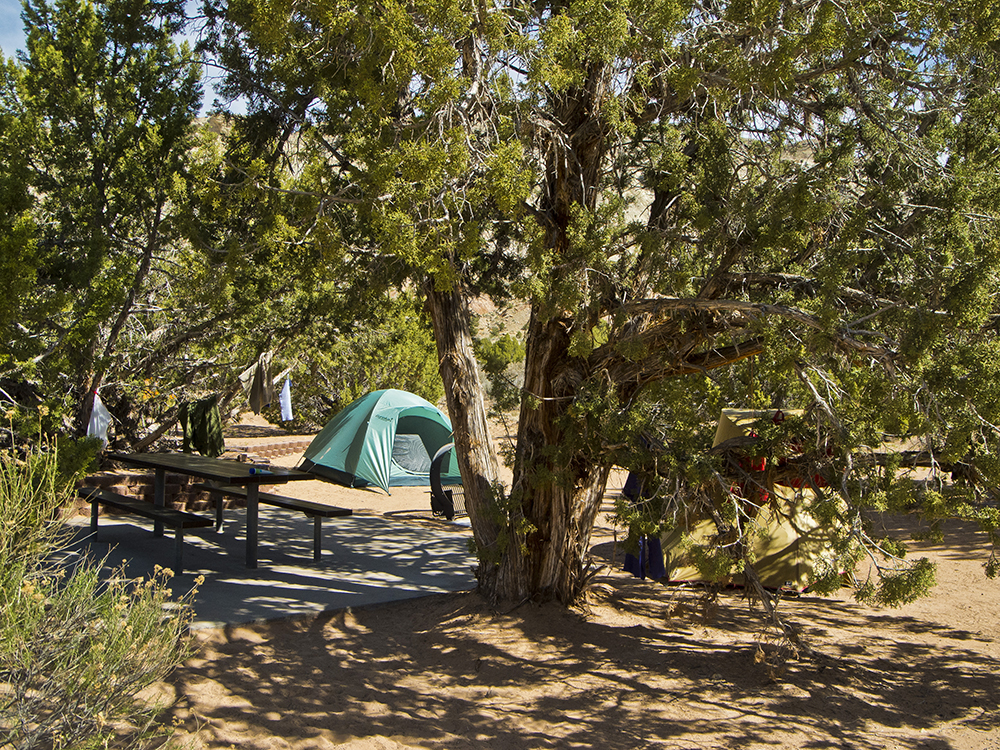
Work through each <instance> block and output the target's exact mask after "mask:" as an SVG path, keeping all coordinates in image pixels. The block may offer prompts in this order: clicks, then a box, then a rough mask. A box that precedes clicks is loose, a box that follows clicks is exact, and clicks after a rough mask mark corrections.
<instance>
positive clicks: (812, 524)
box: [662, 409, 833, 591]
mask: <svg viewBox="0 0 1000 750" xmlns="http://www.w3.org/2000/svg"><path fill="white" fill-rule="evenodd" d="M799 413H801V412H786V414H787V415H788V416H793V415H796V414H799ZM774 414H775V412H774V411H749V410H738V409H726V410H724V411H723V412H722V416H721V417H720V418H719V426H718V429H717V430H716V433H715V442H714V444H713V447H714V446H716V445H719V444H720V443H723V442H725V441H726V440H729V439H730V438H733V437H738V436H742V435H746V434H747V431H748V430H749V429H750V428H751V426H752V425H753V424H754V423H756V422H757V421H758V420H760V419H761V418H762V417H764V418H773V417H774ZM769 493H770V496H769V498H768V502H767V504H766V505H765V506H764V508H762V510H761V511H760V514H759V515H758V517H757V524H758V526H757V528H756V529H755V530H754V533H753V534H752V540H753V543H752V549H753V555H754V558H755V560H756V563H755V565H754V567H755V569H756V570H757V573H758V574H759V575H760V578H761V581H762V582H763V583H764V585H765V586H768V587H771V588H781V587H790V588H794V589H796V590H798V591H802V590H805V589H806V588H808V586H809V583H810V580H811V576H812V572H813V570H814V568H815V567H816V564H817V562H819V561H820V560H822V559H824V558H826V559H829V560H831V561H832V559H833V555H832V554H831V553H830V552H829V549H830V542H831V535H830V532H829V530H827V529H822V528H820V527H819V524H818V523H817V522H816V520H815V519H813V518H812V517H811V516H810V515H809V514H808V513H807V512H806V511H805V510H804V509H803V506H804V505H807V504H808V503H809V500H810V499H811V498H812V497H814V496H815V495H814V493H813V491H812V490H810V489H807V488H801V489H796V488H793V487H786V486H782V485H777V484H776V485H774V486H773V488H769ZM717 534H718V531H717V529H716V526H715V523H714V522H713V521H712V520H711V519H710V518H709V519H698V520H694V521H693V522H692V523H691V524H690V525H689V526H688V527H687V528H677V529H674V530H673V531H671V532H670V533H668V534H667V535H665V536H664V537H663V538H662V543H663V553H664V558H665V559H664V562H665V564H666V571H667V578H668V579H669V580H671V581H678V582H679V581H704V580H705V577H704V576H703V575H702V574H701V573H700V572H699V570H698V568H697V567H696V566H695V565H694V561H693V559H692V556H691V554H690V552H689V549H690V545H691V544H694V545H707V544H709V542H710V541H711V539H712V537H714V536H716V535H717ZM732 582H733V583H736V584H742V583H743V576H742V575H738V576H736V577H735V578H734V579H733V581H732Z"/></svg>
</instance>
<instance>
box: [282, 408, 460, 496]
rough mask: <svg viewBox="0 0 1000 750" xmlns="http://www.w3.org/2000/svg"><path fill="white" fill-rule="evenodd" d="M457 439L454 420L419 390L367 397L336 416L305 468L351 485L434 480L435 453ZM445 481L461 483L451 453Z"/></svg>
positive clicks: (312, 446) (394, 484)
mask: <svg viewBox="0 0 1000 750" xmlns="http://www.w3.org/2000/svg"><path fill="white" fill-rule="evenodd" d="M450 442H452V433H451V421H450V420H449V419H448V417H447V416H446V415H445V414H444V413H443V412H442V411H441V410H440V409H438V408H437V407H436V406H434V405H433V404H432V403H430V402H429V401H427V400H425V399H422V398H420V396H417V395H415V394H413V393H408V392H406V391H399V390H395V389H387V390H382V391H373V392H371V393H369V394H368V395H366V396H362V397H361V398H359V399H358V400H357V401H355V402H353V403H352V404H350V405H349V406H347V407H346V408H345V409H344V410H343V411H341V412H340V413H339V414H337V416H335V417H334V418H333V419H332V420H330V422H329V423H327V425H326V427H324V428H323V430H322V431H321V432H320V433H319V434H318V435H317V436H316V437H315V438H313V441H312V442H311V443H310V444H309V447H308V448H307V449H306V452H305V457H304V458H303V461H302V464H301V465H300V466H299V468H300V469H303V470H305V471H308V472H311V473H313V474H316V475H317V476H320V477H323V478H324V479H330V480H332V481H334V482H337V483H338V484H343V485H345V486H347V487H365V486H368V485H375V486H377V487H381V488H382V489H383V490H385V491H386V492H389V488H390V487H402V486H421V485H429V484H430V470H431V456H434V455H435V454H436V453H437V452H438V450H439V449H440V448H441V447H442V446H444V445H447V444H448V443H450ZM442 469H443V471H442V473H443V477H442V481H445V482H446V483H448V484H461V482H462V480H461V477H460V476H459V472H458V464H457V461H455V458H454V451H452V452H451V454H450V456H449V459H448V462H447V465H446V466H444V467H442Z"/></svg>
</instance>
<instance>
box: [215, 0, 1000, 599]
mask: <svg viewBox="0 0 1000 750" xmlns="http://www.w3.org/2000/svg"><path fill="white" fill-rule="evenodd" d="M206 16H207V18H208V22H209V26H208V31H209V37H208V38H209V39H210V40H211V43H210V45H209V47H210V48H211V49H212V50H213V52H214V54H215V55H216V57H215V62H216V63H217V64H218V65H220V66H221V67H223V68H224V69H226V70H227V71H228V72H227V77H226V79H225V87H224V89H223V94H224V95H229V96H237V95H240V96H244V97H246V100H247V102H248V113H247V116H246V117H245V118H243V121H242V123H241V130H240V132H241V133H242V134H243V136H244V137H245V139H246V142H256V143H258V144H259V145H260V146H261V147H262V150H261V151H260V152H259V153H262V154H265V155H266V154H270V155H278V154H281V153H285V154H287V155H291V154H293V153H295V154H299V155H300V158H303V159H304V157H301V154H302V153H303V151H302V149H303V148H307V149H308V152H309V158H308V163H309V164H310V167H309V169H308V170H305V169H303V170H302V171H301V178H300V180H299V181H298V183H297V185H296V188H297V189H298V190H300V191H301V194H302V195H303V196H306V195H308V196H309V198H308V200H309V202H310V205H311V206H312V207H313V209H314V210H313V211H312V212H311V213H310V215H309V217H308V221H309V226H310V227H312V228H313V229H314V230H315V231H316V232H322V234H323V237H324V238H325V242H326V246H327V248H328V252H331V253H336V254H338V257H348V258H351V259H353V261H354V262H355V263H356V264H357V266H358V267H359V268H364V269H367V271H366V275H365V283H366V284H367V285H369V287H370V286H372V285H375V284H378V283H379V282H380V280H382V281H383V282H384V283H388V279H390V277H393V274H395V277H394V278H398V276H399V274H405V275H406V276H408V277H409V278H411V279H413V280H414V281H415V282H417V283H418V284H420V285H421V287H422V288H423V290H424V292H425V295H426V304H427V308H428V310H429V312H430V314H431V317H432V319H433V322H434V327H435V337H436V342H437V347H438V353H439V357H440V362H441V372H442V376H443V378H444V381H445V385H446V387H445V390H446V395H447V399H448V407H449V411H450V413H451V417H452V422H453V424H454V427H455V442H456V445H457V446H458V457H459V463H460V465H461V469H462V474H463V478H464V480H465V485H466V497H467V506H468V509H469V514H470V516H471V519H472V525H473V532H474V536H475V541H476V544H477V548H478V554H479V558H480V567H479V579H480V585H481V587H482V589H483V591H484V592H485V593H486V594H487V595H488V596H489V597H490V598H491V599H492V600H494V601H497V602H507V603H516V602H519V601H522V600H524V599H525V598H528V597H556V598H559V599H560V600H562V601H566V602H570V601H573V600H575V599H576V598H577V597H578V596H579V594H580V592H581V590H582V589H583V587H584V586H585V585H586V583H587V582H588V580H589V577H590V575H591V573H592V567H591V564H590V561H589V552H588V548H589V539H590V534H591V530H592V527H593V524H594V521H595V518H596V517H597V514H598V512H599V509H600V507H601V502H602V498H603V496H604V494H605V488H606V484H607V480H608V476H609V471H610V469H611V467H612V465H613V464H615V463H616V462H617V463H626V462H628V461H635V462H645V465H647V466H649V465H651V466H653V467H654V469H659V470H662V471H664V472H666V473H670V471H673V472H675V473H676V472H680V474H681V475H683V477H682V478H684V479H685V480H686V481H685V482H683V483H681V484H683V486H684V487H685V488H686V489H685V490H684V492H680V491H678V492H677V493H675V497H674V498H673V500H674V501H685V502H686V500H685V499H684V498H689V499H690V498H691V497H695V496H697V495H699V493H702V494H704V492H706V491H707V489H706V481H708V480H706V477H711V476H712V472H713V471H714V470H713V469H712V467H711V466H707V467H706V465H705V464H704V462H699V461H688V462H687V463H685V462H684V461H682V460H681V459H682V458H684V456H683V455H682V454H683V452H684V451H687V450H688V449H696V450H698V449H700V448H699V445H698V444H697V443H696V441H693V439H692V438H691V437H690V436H691V435H699V434H703V433H704V432H705V428H706V425H708V424H710V423H711V422H714V419H715V417H716V416H717V415H718V409H719V408H720V407H721V406H725V405H737V406H762V405H773V404H779V403H780V405H782V406H784V407H785V408H791V407H801V408H805V409H807V424H808V426H809V429H810V430H811V434H812V435H813V436H814V438H813V439H812V442H811V445H810V449H809V450H808V451H806V453H805V454H804V455H803V456H802V458H801V460H800V461H799V465H801V466H806V465H808V467H809V468H808V472H809V476H816V475H822V476H824V477H825V479H826V484H827V487H828V488H829V489H827V490H826V491H825V492H821V495H830V494H831V493H832V492H834V491H836V493H837V494H839V495H842V496H843V498H844V501H845V504H844V505H843V506H841V505H837V508H838V509H837V511H836V513H837V514H838V515H840V516H842V517H843V519H844V520H845V521H847V523H846V526H845V527H844V528H846V529H848V530H849V532H848V533H847V534H846V536H845V538H844V540H843V543H842V544H841V545H840V547H839V548H838V549H839V551H840V553H841V555H842V557H843V562H844V564H845V565H849V564H850V563H851V561H853V560H856V559H858V558H859V557H860V556H862V555H865V554H867V553H868V552H871V553H873V554H874V555H875V557H876V559H878V558H879V557H880V556H886V555H887V556H888V557H889V558H893V557H894V555H895V554H896V552H898V548H896V547H894V546H892V545H891V544H889V543H885V542H882V541H880V540H879V539H878V538H877V536H876V535H874V534H873V533H869V532H868V531H866V528H867V527H866V525H865V524H866V521H865V519H864V518H863V516H862V515H861V514H862V511H863V509H864V508H866V507H869V506H873V505H874V506H876V507H879V508H885V507H894V508H906V509H913V508H917V507H919V508H922V509H923V510H924V511H925V512H926V513H928V514H929V515H930V516H931V517H933V518H942V517H946V516H953V515H958V516H963V515H964V516H967V517H975V518H977V519H979V520H980V521H981V522H982V524H983V526H984V528H986V529H987V530H988V531H990V533H991V534H992V538H993V541H994V543H995V542H996V541H997V537H996V528H997V511H996V500H995V497H994V495H993V490H992V488H993V487H994V486H995V485H996V479H997V477H998V468H1000V467H998V466H997V463H996V460H995V459H994V457H993V453H994V451H995V447H996V445H997V437H998V435H997V427H996V425H998V424H1000V398H998V397H1000V392H998V386H997V383H998V379H997V377H996V376H997V361H998V357H997V355H998V353H1000V351H998V340H997V336H996V321H997V318H996V312H997V310H996V303H995V302H994V299H995V290H996V280H997V270H998V269H997V264H998V260H1000V253H998V245H997V224H996V219H997V208H998V204H997V187H998V184H1000V183H998V180H997V177H998V175H997V164H998V160H997V158H996V157H997V145H998V139H997V135H998V128H997V124H998V123H997V114H996V113H997V111H998V110H997V104H998V94H997V87H996V74H997V65H996V56H995V52H996V49H997V46H996V45H997V42H998V34H997V31H998V28H1000V26H998V22H1000V16H998V15H997V13H996V10H995V9H994V8H992V7H986V6H983V5H982V4H979V3H974V2H965V1H960V2H956V3H949V4H947V5H942V4H938V3H928V2H921V1H919V0H889V2H882V1H881V0H880V1H879V2H867V1H866V2H853V3H847V4H840V3H834V2H830V1H829V0H803V1H799V2H793V1H779V0H768V1H759V2H755V1H753V0H746V1H743V0H730V1H729V2H725V1H723V2H707V1H705V2H701V1H700V0H695V1H694V2H678V1H677V0H653V1H652V2H649V1H647V0H643V1H642V2H634V1H633V0H610V1H609V0H601V2H597V1H596V0H560V1H558V2H548V1H543V2H534V3H522V2H508V3H502V2H501V3H498V2H481V3H466V2H460V1H456V0H445V1H444V2H427V1H426V0H410V1H408V2H399V1H398V0H361V1H360V2H353V1H352V2H350V3H346V2H336V1H332V2H322V3H311V2H302V3H295V4H291V5H289V4H285V3H272V2H254V3H250V2H245V1H244V0H231V1H230V2H228V3H224V2H221V1H220V2H209V3H208V4H207V5H206ZM304 144H308V146H305V145H304ZM345 227H349V231H348V230H347V229H345ZM480 294H488V295H490V296H492V297H494V298H495V299H505V298H509V297H510V296H519V297H522V298H524V299H526V300H527V301H528V302H529V303H530V306H531V316H530V322H529V323H528V326H527V329H526V331H525V332H524V336H525V346H526V359H525V366H524V383H523V388H522V392H521V404H520V419H519V427H518V434H517V442H516V448H515V450H514V459H513V471H514V480H513V485H512V486H511V487H509V488H503V487H500V486H499V485H498V482H497V459H496V456H495V453H494V451H493V448H492V446H491V445H490V441H489V438H488V432H487V424H486V418H485V409H484V405H483V399H482V386H481V383H480V380H479V375H478V371H477V367H476V363H475V359H474V355H473V346H472V331H471V315H470V309H469V303H470V300H472V299H473V298H474V297H475V296H477V295H480ZM654 413H659V414H660V415H661V416H663V415H665V416H666V417H668V418H669V420H668V421H669V430H668V431H667V432H665V433H663V434H661V436H660V437H661V438H662V441H661V442H662V445H661V446H660V448H659V456H650V455H647V456H645V457H640V456H639V455H638V451H637V450H636V449H635V446H636V445H637V444H638V443H639V441H638V436H639V435H640V434H641V433H643V432H646V433H647V434H648V432H649V430H650V428H651V425H652V422H650V420H649V415H650V414H654ZM799 429H800V430H801V429H804V426H803V425H802V424H799ZM904 441H910V446H909V447H913V444H914V443H915V444H916V447H917V448H919V449H920V452H921V454H922V457H923V462H924V463H926V464H930V467H931V468H930V471H931V475H930V476H931V483H930V484H924V485H912V484H906V483H904V482H902V481H901V480H900V479H899V478H897V477H896V475H895V473H894V472H893V471H892V467H894V466H898V456H899V455H901V454H900V453H899V450H900V449H901V446H902V445H903V442H904ZM780 442H781V439H779V438H778V437H775V438H774V439H773V440H771V442H770V443H769V445H772V446H779V444H780ZM702 447H705V448H707V445H703V446H702ZM776 449H777V448H776ZM756 450H760V451H764V450H766V446H760V447H758V448H757V449H756ZM876 453H877V457H875V458H872V456H875V454H876ZM863 455H867V456H869V458H865V459H863V460H862V456H863ZM892 455H896V456H897V458H895V459H894V458H892ZM688 458H690V455H688ZM719 460H721V459H719ZM886 464H888V465H889V466H888V467H887V466H886ZM942 467H944V468H948V469H954V470H956V471H958V472H959V474H960V475H961V481H959V482H951V481H944V479H947V477H945V476H944V475H943V474H942ZM709 483H710V482H709ZM678 486H680V485H678ZM685 492H688V493H689V494H687V495H685V494H684V493H685ZM994 568H995V566H994ZM925 572H926V568H925V567H921V568H920V569H919V570H918V575H917V576H915V577H914V576H912V575H910V578H907V575H908V574H906V573H905V572H902V573H900V572H899V571H897V574H896V575H895V577H893V576H890V577H889V578H888V579H887V580H888V581H890V584H889V585H888V586H884V587H882V588H881V589H872V590H866V591H865V593H866V594H868V595H869V596H871V597H874V598H879V597H881V598H882V599H885V600H896V601H898V600H901V599H905V598H906V596H908V595H909V594H910V593H912V592H913V590H914V589H915V588H916V589H919V588H920V587H922V586H924V585H926V583H927V581H928V578H927V576H926V575H925ZM907 581H909V584H907V585H904V586H902V587H900V586H899V585H898V584H899V583H900V582H903V583H904V584H906V583H907ZM904 589H905V592H904V591H903V590H904ZM879 592H881V593H879Z"/></svg>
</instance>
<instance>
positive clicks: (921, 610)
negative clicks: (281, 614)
mask: <svg viewBox="0 0 1000 750" xmlns="http://www.w3.org/2000/svg"><path fill="white" fill-rule="evenodd" d="M244 437H245V439H248V440H259V441H265V442H266V441H273V436H272V435H259V436H257V437H253V438H250V437H246V436H244ZM241 439H242V438H241ZM234 440H235V438H234ZM297 460H298V456H294V455H293V456H288V457H285V458H283V459H275V461H274V462H275V463H289V464H294V463H295V461H297ZM313 485H314V483H311V482H309V483H307V482H303V483H298V484H295V485H288V486H286V487H284V488H282V491H283V492H285V491H289V493H290V491H291V490H292V489H293V487H294V489H295V491H297V492H301V493H303V496H313V497H316V498H317V499H323V500H326V501H329V502H334V503H335V504H338V505H350V506H351V507H355V508H356V509H357V510H358V511H359V512H371V513H391V514H393V515H394V517H397V518H400V520H401V522H414V523H421V522H431V521H430V520H429V519H425V518H424V517H423V516H424V515H429V500H428V496H427V492H426V489H425V488H415V489H412V490H405V491H402V492H395V491H394V493H393V496H392V497H391V498H387V497H386V496H385V495H384V494H378V493H368V492H359V491H357V490H353V491H352V490H346V489H343V488H338V487H335V486H333V485H329V484H325V483H315V486H313ZM613 490H614V488H612V492H613ZM424 508H426V509H427V512H426V513H424V511H423V509H424ZM899 528H900V530H901V531H903V532H904V533H906V532H908V531H910V530H911V529H909V528H908V527H903V526H900V527H899ZM949 531H950V534H949V537H948V540H949V541H950V544H949V546H947V547H938V546H933V545H929V544H914V546H913V552H914V553H915V554H917V555H920V556H924V555H926V556H928V557H931V558H932V559H934V560H936V561H937V562H938V563H939V572H938V581H939V583H938V586H937V587H936V588H935V590H934V592H933V594H932V595H931V596H930V597H928V598H925V599H923V600H920V601H918V602H916V603H913V604H910V605H907V606H905V607H903V608H901V609H895V610H875V609H871V608H868V607H864V606H860V605H858V604H856V603H854V602H853V600H852V599H851V596H850V591H849V590H847V589H845V590H843V592H842V594H841V595H840V596H837V597H834V598H829V599H822V598H818V597H810V596H803V597H800V598H798V599H788V600H784V601H783V602H782V604H781V611H782V612H783V613H784V615H785V616H786V617H787V618H788V619H789V621H791V622H792V623H794V624H795V625H796V626H797V627H798V628H799V629H800V630H801V632H802V633H803V635H804V638H805V642H806V643H807V644H808V646H809V647H810V649H811V650H812V655H810V656H807V655H806V654H805V653H802V652H800V653H799V654H798V655H796V654H794V653H792V652H790V651H789V650H788V649H787V648H786V646H787V644H782V643H781V642H780V641H779V640H778V639H777V638H775V637H774V636H773V634H769V633H767V632H763V631H762V629H761V619H760V615H759V611H752V609H751V607H750V605H749V603H748V602H747V600H745V599H744V598H743V597H742V595H741V594H740V593H739V592H738V591H732V592H724V593H723V594H721V595H720V596H719V598H718V599H717V600H715V601H706V600H705V598H704V596H703V593H702V592H701V591H699V590H697V589H690V588H671V587H664V586H662V585H659V584H655V583H651V582H648V581H639V580H636V579H633V578H631V577H630V576H629V575H628V574H626V573H623V572H621V550H620V549H618V548H616V545H615V544H614V541H613V536H612V530H611V529H610V528H609V527H608V526H607V521H606V519H604V518H603V517H602V519H601V521H600V522H599V526H598V529H597V530H596V533H595V538H594V548H593V551H594V553H595V555H596V556H597V557H598V558H600V559H602V560H604V561H605V562H607V563H609V565H610V563H611V555H612V551H613V550H617V560H616V561H615V563H614V564H613V565H610V567H609V569H608V572H607V574H606V575H604V576H602V577H600V578H599V579H598V580H597V582H596V584H595V586H594V588H593V590H592V592H591V594H590V596H589V602H588V603H587V605H586V606H585V607H582V608H579V609H572V610H570V609H566V608H563V607H561V606H559V605H557V604H533V603H529V604H525V605H523V606H521V607H519V608H517V609H516V610H514V611H511V612H507V613H496V612H493V611H491V610H490V609H489V607H487V606H486V605H485V603H484V602H483V601H482V600H481V599H480V598H479V597H478V595H476V594H475V593H474V592H469V593H463V594H444V595H435V596H430V597H426V598H421V599H416V600H410V601H406V602H402V603H398V604H389V605H378V606H372V607H367V608H363V609H356V610H353V611H352V610H346V611H342V612H337V613H333V614H330V615H324V616H320V617H314V618H309V619H300V620H295V621H277V622H271V623H267V624H261V625H253V626H247V627H242V626H241V627H230V628H226V629H221V630H212V631H202V632H200V633H199V651H198V653H197V654H196V656H195V657H194V658H192V659H190V660H189V661H188V662H187V663H186V664H185V665H184V666H183V667H182V668H180V669H178V670H177V671H176V672H175V673H174V674H173V675H172V677H171V679H170V681H169V683H168V684H166V685H164V686H163V691H164V697H168V698H170V699H175V700H176V704H175V706H174V708H173V709H172V710H171V712H170V715H169V717H168V720H170V721H172V722H173V723H174V724H175V725H176V726H177V728H178V730H179V738H180V739H181V740H182V741H183V742H184V743H185V744H186V745H187V746H190V747H192V748H196V749H197V748H297V749H298V748H301V749H306V748H309V749H312V748H323V749H327V748H350V749H351V750H389V749H400V748H546V747H552V748H572V747H579V748H593V747H597V748H603V749H605V750H610V749H613V748H660V747H663V748H716V747H718V748H807V747H808V748H873V749H874V748H942V749H943V748H956V749H959V750H990V749H992V750H1000V706H998V701H1000V581H989V580H987V579H986V578H985V577H984V575H983V573H982V568H981V561H982V559H983V551H984V548H983V546H982V543H981V541H980V540H979V539H978V538H977V537H976V535H975V534H973V533H972V530H971V528H969V527H964V526H958V525H956V526H954V527H952V528H951V529H950V530H949Z"/></svg>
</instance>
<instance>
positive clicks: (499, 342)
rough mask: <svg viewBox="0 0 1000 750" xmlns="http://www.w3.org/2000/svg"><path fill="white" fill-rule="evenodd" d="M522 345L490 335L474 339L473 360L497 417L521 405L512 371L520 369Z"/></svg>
mask: <svg viewBox="0 0 1000 750" xmlns="http://www.w3.org/2000/svg"><path fill="white" fill-rule="evenodd" d="M524 355H525V349H524V344H523V343H522V342H521V340H520V339H518V338H517V337H515V336H513V335H511V334H509V333H502V332H500V331H499V330H497V331H495V332H494V336H492V337H490V338H479V339H476V359H477V360H478V361H479V363H480V364H481V365H482V368H483V372H484V373H485V374H486V379H487V382H488V383H489V388H488V393H489V396H490V399H491V400H492V402H493V403H492V405H491V408H492V409H493V410H494V412H496V413H498V414H503V413H505V412H509V411H511V410H512V409H516V408H517V407H518V406H519V405H520V403H521V389H520V387H519V386H518V378H517V373H516V370H517V369H518V368H519V367H523V363H524Z"/></svg>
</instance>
